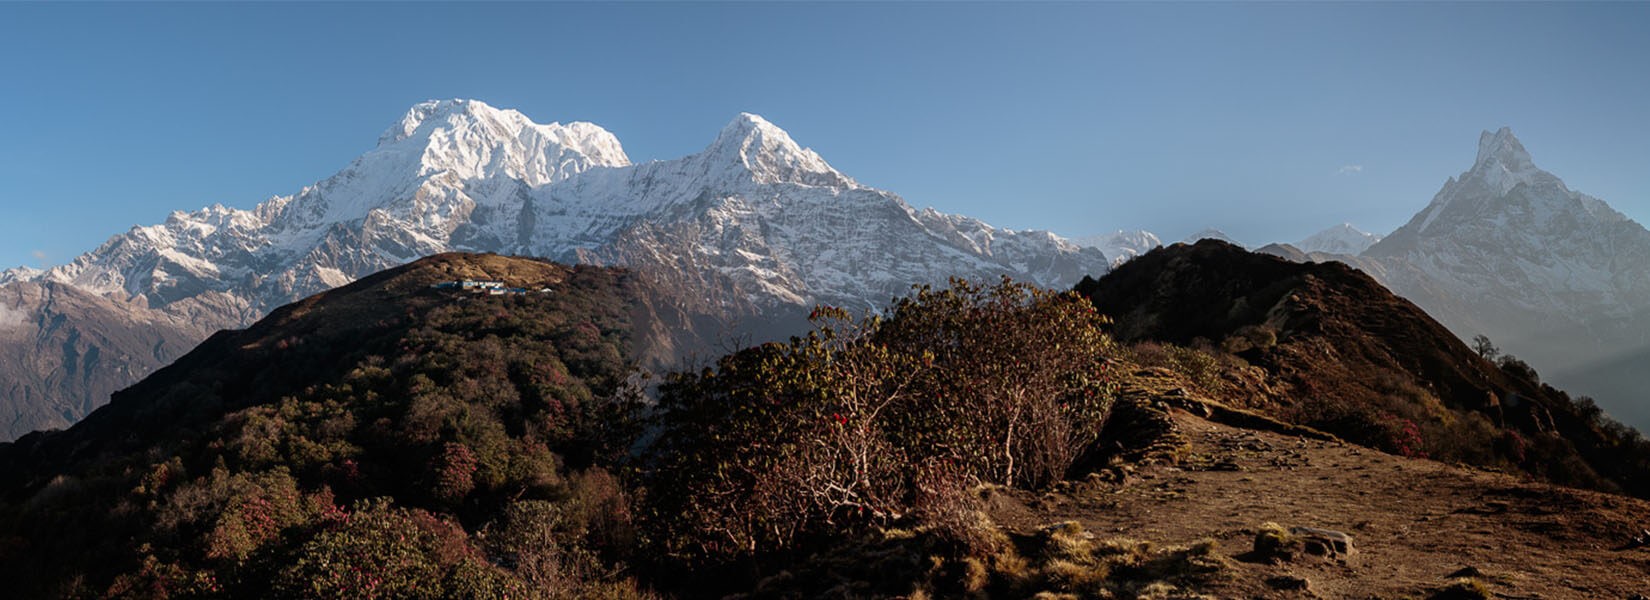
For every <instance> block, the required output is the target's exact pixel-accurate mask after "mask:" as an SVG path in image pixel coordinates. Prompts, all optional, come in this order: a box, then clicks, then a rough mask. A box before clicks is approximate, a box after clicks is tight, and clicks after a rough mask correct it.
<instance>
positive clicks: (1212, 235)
mask: <svg viewBox="0 0 1650 600" xmlns="http://www.w3.org/2000/svg"><path fill="white" fill-rule="evenodd" d="M1199 240H1220V241H1222V242H1226V243H1228V244H1231V245H1234V246H1237V247H1239V248H1242V247H1244V245H1243V244H1240V243H1238V241H1237V240H1234V239H1232V236H1229V235H1226V232H1224V231H1221V230H1219V229H1215V228H1213V227H1210V228H1207V229H1204V230H1203V231H1199V232H1197V233H1194V234H1191V235H1188V236H1186V239H1183V240H1181V242H1182V243H1186V244H1196V243H1197V242H1198V241H1199Z"/></svg>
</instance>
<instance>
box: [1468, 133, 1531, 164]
mask: <svg viewBox="0 0 1650 600" xmlns="http://www.w3.org/2000/svg"><path fill="white" fill-rule="evenodd" d="M1491 161H1497V162H1500V163H1501V164H1503V165H1507V166H1508V167H1515V166H1520V167H1525V168H1534V167H1535V164H1534V163H1533V162H1532V161H1531V160H1530V152H1529V151H1528V150H1525V149H1524V144H1523V143H1520V142H1519V141H1518V137H1517V136H1515V135H1513V132H1512V128H1510V127H1502V128H1501V129H1499V130H1496V132H1495V133H1490V132H1488V131H1485V132H1483V133H1480V134H1479V135H1478V159H1477V160H1476V161H1474V163H1473V164H1474V165H1479V166H1482V165H1485V164H1486V163H1489V162H1491Z"/></svg>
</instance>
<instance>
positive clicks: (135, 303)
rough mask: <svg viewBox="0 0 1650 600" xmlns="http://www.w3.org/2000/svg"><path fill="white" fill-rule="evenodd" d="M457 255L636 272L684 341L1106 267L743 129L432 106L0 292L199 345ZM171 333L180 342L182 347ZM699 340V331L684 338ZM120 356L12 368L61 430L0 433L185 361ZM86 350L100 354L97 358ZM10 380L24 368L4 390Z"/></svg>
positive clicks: (67, 415)
mask: <svg viewBox="0 0 1650 600" xmlns="http://www.w3.org/2000/svg"><path fill="white" fill-rule="evenodd" d="M453 250H463V251H472V252H497V253H504V254H521V255H532V256H541V257H547V258H553V259H557V260H562V261H568V262H573V261H579V262H593V263H599V264H611V265H623V266H626V267H629V268H630V269H631V271H632V272H634V273H636V276H637V277H638V278H639V279H641V280H643V281H644V282H646V283H645V285H649V286H651V289H652V290H654V292H655V293H656V294H663V295H667V296H669V297H670V299H669V301H668V305H670V306H676V307H678V308H679V309H680V310H682V311H684V314H683V315H681V320H682V323H683V324H684V325H683V326H682V328H680V329H681V331H679V332H676V333H682V334H683V335H698V336H699V338H698V341H699V342H704V341H707V340H708V339H709V337H711V336H713V335H734V336H740V335H754V336H756V337H761V336H762V335H765V333H761V332H754V331H753V330H751V329H750V328H749V327H745V326H743V325H740V324H739V323H740V322H743V321H742V320H750V319H754V320H760V321H764V322H770V323H771V322H774V321H785V320H787V319H789V320H792V321H795V320H798V319H799V316H798V315H801V314H804V313H805V308H806V307H811V306H812V305H813V304H814V303H820V302H824V303H833V304H841V305H846V306H851V307H856V308H863V307H871V306H881V305H882V304H884V303H885V302H886V301H887V300H888V299H889V298H890V297H891V296H895V295H899V294H902V293H904V292H905V291H906V290H908V289H909V286H911V285H912V284H920V283H943V282H944V281H945V280H946V278H947V277H951V276H961V277H973V278H982V277H996V276H999V275H1011V276H1014V277H1016V278H1018V279H1022V280H1026V281H1030V282H1034V283H1037V284H1041V285H1045V286H1055V287H1062V286H1069V285H1071V284H1072V283H1075V282H1076V281H1077V280H1079V279H1081V278H1082V277H1083V276H1084V275H1090V274H1098V273H1103V272H1104V271H1106V269H1107V260H1106V257H1105V256H1104V255H1103V254H1102V253H1101V252H1100V251H1098V250H1095V249H1093V248H1080V247H1078V246H1076V245H1074V244H1071V243H1069V242H1067V241H1065V240H1063V239H1061V238H1059V237H1057V236H1055V235H1053V234H1050V233H1048V232H1043V231H1013V230H1008V229H1000V228H996V227H992V226H990V225H988V224H986V223H983V222H980V221H978V220H975V219H971V218H968V217H962V216H957V215H948V214H944V213H940V212H938V211H935V210H933V209H923V210H917V209H915V208H913V207H911V206H910V205H908V204H906V202H905V201H904V200H903V199H901V198H900V197H899V196H897V195H894V194H892V193H889V192H886V191H882V190H877V189H874V188H869V187H866V186H863V185H861V184H859V183H858V182H856V181H854V180H853V179H852V178H850V177H848V176H847V175H844V174H842V173H840V172H838V171H837V170H836V169H834V168H832V167H831V166H830V164H828V163H827V162H825V160H824V158H822V157H820V156H819V154H818V153H815V152H814V151H812V150H809V149H807V148H805V147H803V146H801V145H800V144H798V143H797V142H796V141H795V140H793V139H791V136H790V135H789V134H788V133H786V132H785V131H784V130H783V129H780V128H779V127H778V126H775V125H774V124H772V123H770V122H768V121H767V120H766V119H763V118H762V117H760V116H757V115H753V114H748V113H747V114H740V115H738V116H736V117H735V118H734V119H733V120H732V121H731V122H729V123H728V125H727V126H726V127H724V128H723V129H722V130H721V131H720V132H719V133H718V134H717V136H716V138H715V140H714V141H712V142H711V143H710V144H709V145H708V146H707V147H706V148H705V149H704V150H703V151H701V152H699V153H696V154H693V155H689V156H686V157H683V158H679V159H675V160H664V161H651V162H647V163H642V164H633V163H631V162H630V159H629V157H628V156H626V154H625V152H624V149H623V147H622V146H621V145H620V144H619V140H618V139H617V138H615V137H614V136H613V135H612V134H611V133H609V132H607V131H606V130H604V129H602V128H601V127H599V126H596V125H593V124H590V123H578V122H575V123H568V124H560V123H550V124H539V123H535V122H533V121H532V120H531V119H529V118H528V117H526V116H525V115H523V114H521V113H520V112H517V111H514V110H507V109H499V108H495V107H492V106H489V105H487V104H485V103H483V102H479V101H476V100H432V101H428V102H422V103H419V104H417V105H415V106H413V107H412V108H410V109H409V110H408V111H407V112H406V113H405V114H404V115H403V116H402V117H401V118H400V120H399V121H397V122H396V123H395V124H394V125H392V126H390V127H389V128H388V129H387V130H386V131H385V132H384V133H383V135H381V136H380V137H379V139H378V143H377V145H376V147H374V148H372V149H371V150H368V151H367V152H366V153H365V154H362V155H361V156H360V157H358V158H356V159H355V160H354V161H352V162H351V163H350V164H349V165H348V166H346V167H344V169H343V170H341V171H339V172H338V173H337V174H334V175H332V176H331V177H328V178H326V179H324V180H322V181H320V182H317V183H316V184H314V185H312V186H309V187H306V188H304V189H302V190H300V191H298V193H296V194H293V195H291V196H279V197H275V198H272V199H270V200H268V201H266V202H264V203H262V204H259V205H258V206H256V207H254V208H251V209H237V208H227V207H223V206H213V207H209V208H204V209H201V210H197V211H193V212H177V213H173V214H172V215H171V217H169V218H168V219H167V220H166V222H164V223H161V224H157V225H150V226H143V227H134V228H132V229H131V230H130V231H127V232H126V233H122V234H119V235H116V236H114V237H111V238H109V240H108V241H107V242H105V243H104V244H103V245H102V246H100V247H98V248H97V249H96V250H93V251H91V252H88V253H86V254H83V255H81V256H79V257H76V258H75V259H74V260H73V261H72V262H70V263H69V264H66V265H62V266H59V267H55V268H52V269H48V270H46V271H43V272H35V271H28V270H20V269H19V270H12V271H8V272H7V273H6V274H5V275H4V276H3V277H4V278H5V279H4V280H0V282H8V283H0V286H11V285H20V284H23V283H29V282H41V283H53V284H59V285H63V286H69V287H72V288H74V289H75V290H78V291H80V292H84V294H82V295H84V296H86V297H88V298H92V299H93V300H91V301H92V302H101V303H104V304H107V305H108V306H104V307H102V308H99V309H97V310H88V311H84V313H83V314H84V315H87V316H85V317H84V318H109V317H102V316H97V315H131V314H134V313H133V311H137V313H136V316H131V317H120V318H130V319H146V320H147V321H148V322H153V323H155V324H156V325H155V327H161V328H170V329H168V332H170V333H168V337H166V339H168V340H173V339H177V338H179V337H180V336H181V337H183V338H192V339H194V340H198V339H200V337H201V336H202V335H204V333H202V332H204V331H211V330H212V329H216V328H223V327H239V326H244V325H245V324H248V323H251V322H252V321H254V320H256V319H257V318H259V317H261V316H263V314H264V313H266V312H267V311H269V310H271V309H273V308H275V307H278V306H281V305H283V304H286V303H289V302H292V301H294V300H296V299H298V298H302V297H304V296H308V295H310V294H314V293H316V292H320V291H322V290H326V289H329V288H332V287H336V286H339V285H343V284H346V283H349V282H350V281H353V280H355V279H356V278H359V277H362V276H365V275H367V274H370V273H374V272H377V271H380V270H383V269H386V268H389V267H393V266H396V265H400V264H403V263H406V262H409V261H412V260H414V259H417V258H419V257H422V256H428V255H431V254H436V253H440V252H446V251H453ZM0 297H4V296H0ZM18 297H28V298H34V297H39V295H38V294H35V295H27V294H24V295H21V296H18ZM0 308H4V309H5V314H6V315H8V317H7V318H8V322H10V321H12V320H16V321H19V322H21V323H23V324H24V326H26V327H32V328H36V329H39V328H43V327H47V326H48V323H49V321H48V320H46V319H43V318H42V317H41V316H40V315H42V314H44V313H42V312H41V310H43V309H42V308H41V307H40V306H35V305H25V304H17V305H16V306H4V307H0ZM13 316H15V317H16V318H15V319H14V318H12V317H13ZM64 318H66V319H69V320H70V321H72V320H74V319H76V318H80V317H74V316H66V317H64ZM180 323H182V324H187V332H186V333H184V334H177V333H176V332H175V330H177V329H178V328H179V325H178V324H180ZM693 324H698V327H700V328H702V329H703V330H704V331H699V332H697V333H694V332H692V331H691V330H692V329H693V328H694V325H693ZM742 327H744V328H743V329H742ZM104 329H108V328H104ZM121 331H126V329H121ZM683 332H686V333H683ZM37 333H38V332H37ZM36 337H39V336H36ZM40 339H46V338H40ZM157 341H158V340H157ZM683 344H684V346H683V347H684V348H686V347H691V346H692V344H693V342H690V341H684V342H683ZM92 345H93V346H96V344H92ZM132 345H134V344H127V345H123V346H121V348H122V349H123V350H122V351H121V353H120V355H121V356H125V357H128V360H125V362H121V363H120V364H122V365H124V366H122V368H123V369H125V371H124V372H123V373H122V374H121V375H120V376H118V377H114V378H112V379H110V380H109V381H107V382H104V383H101V384H99V385H96V386H92V387H93V388H95V389H92V390H91V391H90V392H85V393H81V392H76V394H75V397H76V398H78V399H79V400H75V401H69V400H66V399H65V394H64V392H63V390H62V389H59V388H60V387H62V386H61V385H59V384H54V383H51V382H54V381H62V380H63V379H64V378H63V377H62V372H63V371H64V370H65V369H70V368H73V369H75V370H76V371H75V372H76V373H77V374H84V373H86V372H89V371H90V372H96V371H97V370H98V369H100V368H102V367H100V366H99V365H98V364H96V363H95V362H94V363H88V364H86V365H73V366H72V367H71V366H68V365H65V364H64V363H63V361H35V362H34V363H28V361H23V360H21V359H19V361H18V365H23V366H16V367H15V368H18V369H33V370H35V371H39V373H34V375H39V377H36V378H33V379H29V378H22V377H13V378H11V380H13V381H25V380H27V381H38V382H44V383H36V384H29V385H14V386H12V387H11V388H9V389H0V395H3V396H0V400H4V402H0V409H3V407H4V406H6V405H7V404H8V403H15V402H30V403H36V404H41V405H44V406H48V407H50V408H48V409H46V410H40V411H31V412H30V414H34V415H38V414H51V415H60V416H61V419H57V418H52V419H45V420H41V419H39V418H35V417H30V418H28V419H19V418H17V417H16V416H15V415H11V414H0V423H10V424H11V425H9V426H7V427H6V428H5V429H0V438H9V437H12V436H16V435H18V434H20V433H23V432H26V431H29V430H30V429H34V428H38V427H45V426H56V425H63V424H66V423H67V422H69V421H73V420H74V419H77V418H79V417H80V416H81V415H84V414H86V412H88V411H90V410H91V409H92V408H95V404H100V403H101V402H103V401H105V400H106V398H107V394H108V392H110V391H113V389H114V388H113V387H111V386H113V385H114V384H115V383H119V384H121V385H123V384H124V383H129V382H131V381H135V380H136V379H137V378H139V377H141V376H142V375H144V374H145V373H146V372H147V370H148V369H153V368H154V367H156V366H159V365H160V364H164V363H165V362H167V361H169V360H171V358H173V357H175V356H176V355H177V354H178V352H179V351H181V350H183V349H186V348H178V347H177V346H178V344H175V343H170V344H167V345H157V346H153V347H155V348H165V349H166V350H165V351H159V350H157V351H156V352H155V353H154V356H138V357H136V358H131V357H132V353H131V352H130V351H126V350H124V348H126V347H127V346H132ZM135 345H136V346H138V347H141V344H135ZM98 348H101V347H98ZM111 348H112V347H111ZM84 350H85V351H86V352H90V353H91V355H92V356H99V354H98V350H97V348H87V349H84ZM649 358H651V359H653V360H656V361H661V362H669V361H672V360H674V359H675V358H674V357H668V356H656V357H649ZM0 363H4V361H0ZM54 374H55V375H54ZM6 375H16V374H8V373H0V379H6V377H5V376H6ZM111 382H112V383H111ZM64 385H66V384H64ZM86 398H91V399H92V400H90V401H87V400H85V399H86ZM24 399H27V400H24Z"/></svg>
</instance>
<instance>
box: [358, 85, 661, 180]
mask: <svg viewBox="0 0 1650 600" xmlns="http://www.w3.org/2000/svg"><path fill="white" fill-rule="evenodd" d="M378 149H379V150H387V151H401V152H409V151H410V152H422V154H423V159H424V160H423V162H424V163H425V165H426V167H427V169H426V170H443V169H449V168H452V167H454V166H455V165H454V163H455V162H459V163H463V162H469V163H474V162H476V159H480V160H484V161H489V162H492V163H494V165H493V166H502V167H506V168H510V167H521V166H525V167H528V171H539V172H541V173H540V174H542V175H544V177H533V175H534V173H531V172H528V173H512V175H518V176H524V178H525V179H528V180H529V182H530V183H534V184H541V183H547V182H548V181H533V180H535V179H554V178H555V174H556V172H557V171H564V170H566V169H564V168H558V167H579V168H578V169H577V170H583V167H589V166H611V167H618V166H625V165H628V164H630V158H629V157H628V156H626V155H625V153H624V147H623V146H621V145H620V144H619V139H618V138H616V137H614V136H613V134H612V133H609V132H608V131H607V130H605V129H602V128H601V127H600V126H597V125H595V124H593V123H585V122H573V123H568V124H566V125H563V124H561V123H550V124H546V125H540V124H538V123H534V122H533V120H532V119H529V118H527V116H526V115H523V114H521V113H520V112H518V111H515V110H512V109H500V108H494V107H492V106H490V105H488V104H487V103H485V102H481V101H479V100H464V99H453V100H427V101H424V102H420V103H418V104H416V105H413V107H412V108H410V109H408V110H407V113H406V114H405V115H404V116H402V118H401V121H400V122H398V123H396V124H395V125H393V126H391V127H390V128H389V130H387V131H385V132H384V134H383V135H381V136H379V138H378ZM488 149H491V150H494V152H481V153H480V154H479V155H478V153H477V150H488ZM547 150H561V152H552V154H556V155H557V156H551V157H550V158H551V159H552V160H553V161H554V162H556V163H559V164H544V161H542V160H534V159H535V158H537V157H535V156H532V155H534V154H544V153H545V151H547ZM500 153H502V154H505V155H513V156H509V158H515V159H517V160H514V161H510V160H506V161H503V162H500V161H496V160H492V156H493V155H494V154H500ZM511 162H517V163H519V162H536V163H539V164H537V165H513V164H506V163H511ZM574 163H578V164H576V165H575V164H574ZM485 166H486V165H470V167H471V168H464V169H461V170H462V171H464V172H463V173H460V175H461V176H467V177H473V176H475V175H477V173H475V171H476V170H477V169H478V168H484V167H485ZM534 167H536V168H534ZM566 174H571V173H566ZM566 174H564V175H566Z"/></svg>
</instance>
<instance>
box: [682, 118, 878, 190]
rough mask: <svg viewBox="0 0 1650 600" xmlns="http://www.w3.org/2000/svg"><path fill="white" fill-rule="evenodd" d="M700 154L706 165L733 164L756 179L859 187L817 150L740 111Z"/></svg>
mask: <svg viewBox="0 0 1650 600" xmlns="http://www.w3.org/2000/svg"><path fill="white" fill-rule="evenodd" d="M699 158H700V159H701V160H702V161H704V162H705V163H706V165H705V166H706V168H707V169H711V170H716V169H719V168H726V167H728V166H732V167H734V168H736V169H738V170H740V171H744V172H748V173H749V174H750V176H751V177H752V179H753V180H755V181H756V182H757V183H800V184H803V185H810V186H821V187H858V185H859V184H858V183H856V182H855V181H854V180H853V179H851V178H849V177H848V176H847V175H843V174H842V173H840V172H838V171H837V170H836V169H834V168H832V167H831V165H830V164H829V163H827V162H825V159H824V158H822V157H820V156H819V153H817V152H814V151H813V150H812V149H809V148H804V147H802V146H801V145H800V144H797V143H796V140H793V139H791V135H790V134H789V133H786V132H785V130H783V129H780V128H779V127H778V126H776V125H774V124H773V123H770V122H768V120H767V119H764V118H762V117H761V116H758V115H753V114H751V113H739V116H737V117H734V118H733V121H731V122H729V123H728V125H727V126H726V127H723V128H722V132H721V133H719V134H717V136H716V141H714V142H711V144H710V146H709V147H707V148H705V151H704V152H701V153H700V154H699Z"/></svg>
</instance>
